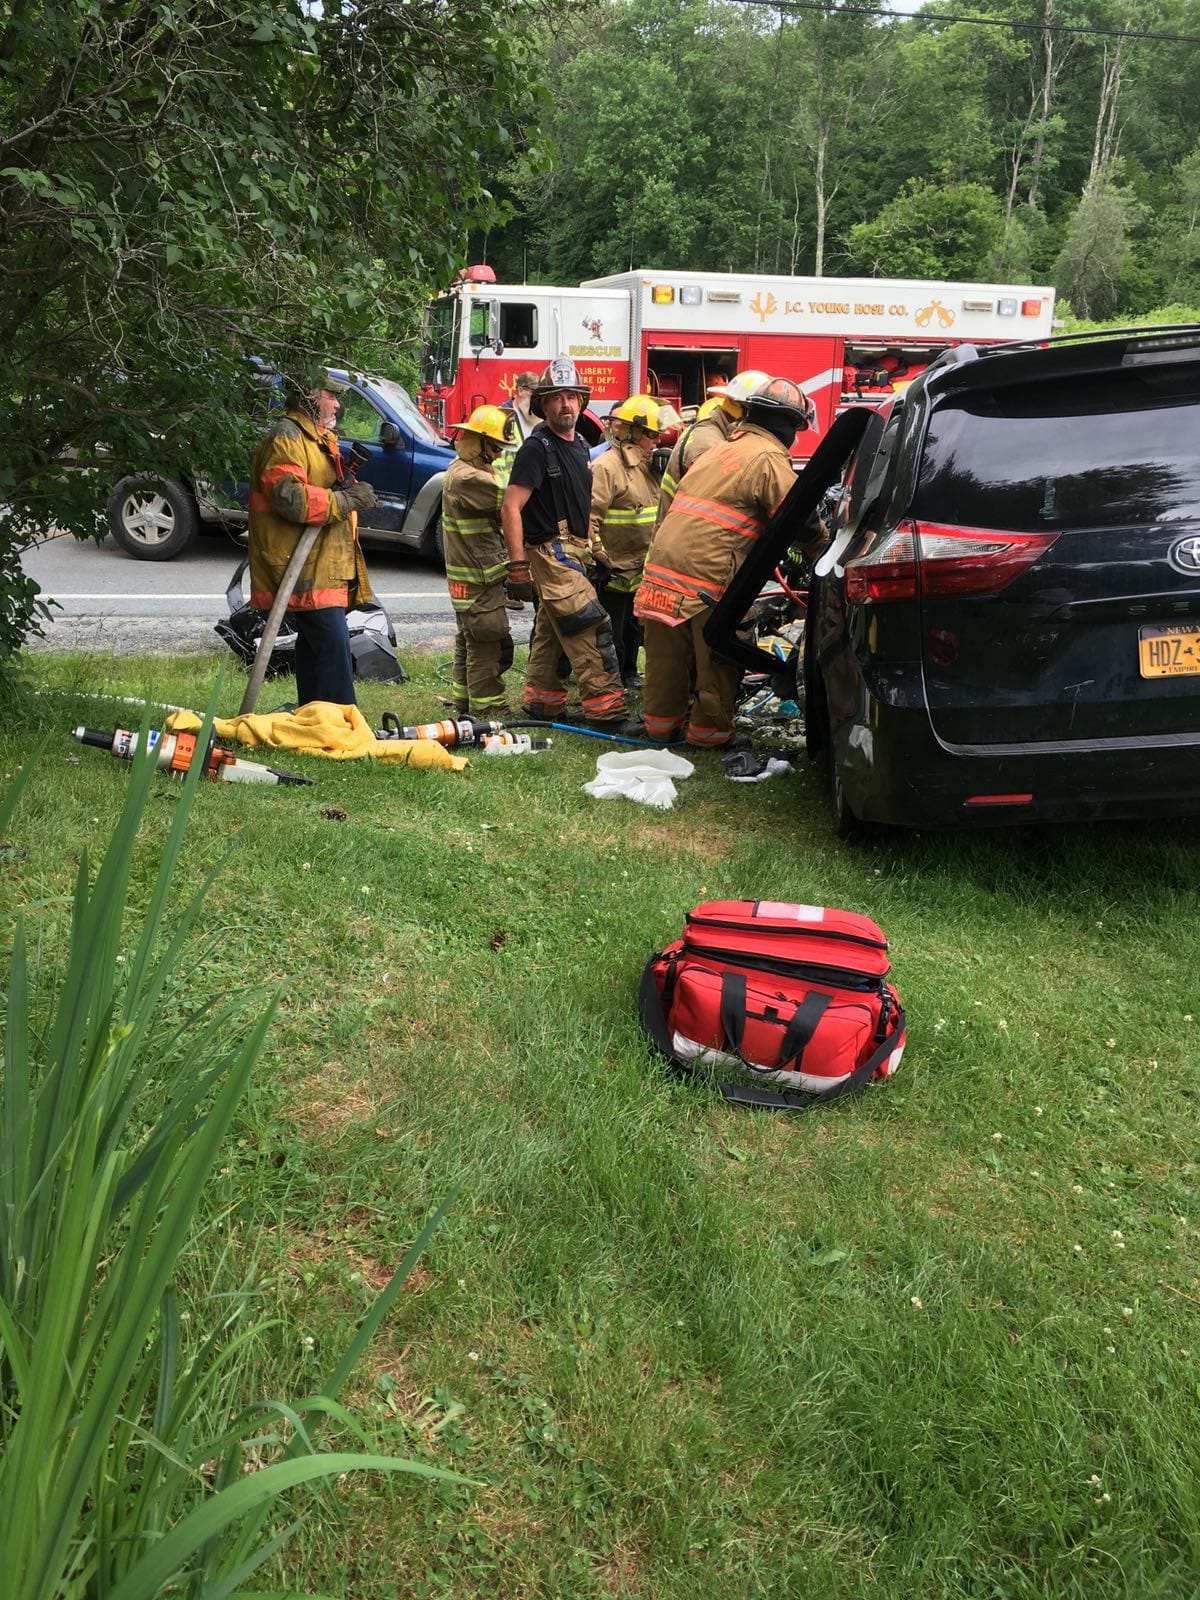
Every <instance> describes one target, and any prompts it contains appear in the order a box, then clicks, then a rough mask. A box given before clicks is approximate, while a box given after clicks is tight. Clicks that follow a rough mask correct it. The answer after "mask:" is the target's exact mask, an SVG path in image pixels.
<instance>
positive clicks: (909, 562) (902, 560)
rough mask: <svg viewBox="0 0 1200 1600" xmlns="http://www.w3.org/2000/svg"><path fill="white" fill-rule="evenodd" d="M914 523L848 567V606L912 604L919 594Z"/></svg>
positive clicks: (853, 561)
mask: <svg viewBox="0 0 1200 1600" xmlns="http://www.w3.org/2000/svg"><path fill="white" fill-rule="evenodd" d="M913 527H914V524H913V523H910V522H902V523H901V524H900V526H899V527H898V528H894V529H893V530H892V532H891V533H890V534H889V535H888V537H887V538H886V539H885V540H884V541H883V543H882V544H878V545H876V546H875V548H874V550H870V551H868V552H867V554H866V555H864V556H855V557H853V558H852V559H851V560H849V561H847V563H846V568H845V572H846V577H845V590H846V603H847V604H848V605H849V604H861V603H862V601H864V600H877V601H883V600H912V599H913V598H914V597H915V596H916V593H917V547H916V543H915V541H914V539H913V535H912V529H913Z"/></svg>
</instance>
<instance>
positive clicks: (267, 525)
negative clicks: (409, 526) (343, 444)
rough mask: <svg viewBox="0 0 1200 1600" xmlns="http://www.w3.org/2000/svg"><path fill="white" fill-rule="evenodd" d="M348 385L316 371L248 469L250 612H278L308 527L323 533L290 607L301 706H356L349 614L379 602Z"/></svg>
mask: <svg viewBox="0 0 1200 1600" xmlns="http://www.w3.org/2000/svg"><path fill="white" fill-rule="evenodd" d="M346 387H347V385H346V384H345V383H344V382H341V381H339V380H338V379H336V378H333V377H331V376H330V374H329V373H327V372H326V371H325V369H324V368H323V367H319V368H315V369H314V370H313V371H311V372H309V373H306V374H304V376H303V377H301V378H300V379H299V380H296V381H291V382H289V384H288V388H287V392H286V394H285V397H284V405H285V407H286V411H285V414H284V416H283V417H281V418H280V420H279V421H278V422H276V424H275V426H274V427H273V428H272V429H271V431H270V433H269V434H267V436H266V438H265V439H263V441H262V443H261V444H260V445H259V446H258V449H257V450H256V451H255V452H254V457H253V460H252V461H251V463H250V502H249V511H250V518H249V521H250V527H249V552H250V604H251V605H252V606H254V607H255V609H256V610H258V611H270V609H271V606H272V605H273V604H274V601H275V592H276V590H277V589H278V588H279V585H280V582H281V581H282V579H283V574H284V569H285V568H286V566H287V564H288V561H289V559H290V558H291V554H292V551H293V550H294V549H295V548H296V544H297V542H298V540H299V538H300V535H301V533H302V532H303V530H304V528H305V527H306V526H311V525H312V524H313V523H314V522H315V523H318V524H319V525H320V527H321V533H320V534H319V536H318V538H317V541H316V543H315V544H314V545H313V547H312V549H311V550H310V551H309V554H308V558H307V560H306V561H305V563H304V565H303V566H302V567H301V569H300V576H299V577H298V579H297V580H296V587H295V588H294V590H293V591H292V594H291V598H290V599H289V600H288V602H287V615H288V620H289V621H290V622H291V623H292V625H293V626H294V627H295V630H296V699H297V702H298V703H299V704H300V705H307V704H308V702H309V701H310V700H330V701H332V702H333V703H334V704H335V705H351V706H352V705H354V704H355V698H354V665H353V657H352V656H351V653H350V630H349V628H348V627H347V625H346V611H347V608H348V607H349V606H351V605H361V604H362V603H363V601H365V600H370V599H372V598H373V596H372V593H371V583H370V580H369V578H368V577H367V568H366V563H365V562H364V561H363V556H362V551H361V549H360V548H359V543H358V536H357V530H356V522H357V516H356V513H357V512H359V511H369V510H370V509H371V507H372V506H374V505H375V504H376V503H377V502H376V498H375V491H374V489H372V487H371V485H370V484H369V483H351V482H350V481H349V480H348V479H347V477H346V473H345V468H344V467H343V464H342V457H341V453H340V452H339V450H338V442H337V434H336V433H335V432H334V431H333V430H334V424H335V423H336V422H337V416H338V410H339V407H340V401H339V400H338V395H339V394H340V393H342V392H343V391H344V390H345V389H346Z"/></svg>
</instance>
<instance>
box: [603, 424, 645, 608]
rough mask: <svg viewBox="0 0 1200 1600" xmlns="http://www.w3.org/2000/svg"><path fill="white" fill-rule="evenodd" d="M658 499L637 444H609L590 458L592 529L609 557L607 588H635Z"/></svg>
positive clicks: (629, 592)
mask: <svg viewBox="0 0 1200 1600" xmlns="http://www.w3.org/2000/svg"><path fill="white" fill-rule="evenodd" d="M657 499H658V484H657V482H656V481H655V477H654V470H653V468H652V467H651V465H650V458H649V456H648V455H647V454H646V453H645V451H644V450H641V449H639V447H638V446H637V445H635V444H615V443H614V444H611V445H610V446H609V447H608V449H607V450H606V451H605V452H604V454H603V455H600V456H597V457H596V459H595V460H594V461H593V462H592V505H591V521H590V532H591V538H592V542H593V543H597V542H598V543H599V544H600V546H601V547H602V548H603V550H604V553H605V555H606V556H607V557H608V565H609V569H610V572H611V576H610V578H609V579H608V587H609V588H610V589H615V590H618V591H620V592H621V593H624V594H631V593H632V592H633V590H634V589H636V588H637V586H638V583H639V581H640V580H641V575H642V567H643V565H644V564H645V560H646V551H647V550H648V549H649V548H650V537H651V535H652V534H653V532H654V518H655V504H656V502H657Z"/></svg>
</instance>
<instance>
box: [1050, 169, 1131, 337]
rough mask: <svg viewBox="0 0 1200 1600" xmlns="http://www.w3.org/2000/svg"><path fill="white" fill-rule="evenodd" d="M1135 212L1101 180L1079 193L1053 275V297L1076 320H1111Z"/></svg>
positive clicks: (1127, 200)
mask: <svg viewBox="0 0 1200 1600" xmlns="http://www.w3.org/2000/svg"><path fill="white" fill-rule="evenodd" d="M1136 211H1137V207H1136V204H1135V203H1134V202H1133V200H1132V199H1131V197H1130V196H1129V195H1128V194H1126V193H1124V192H1123V191H1121V190H1119V189H1117V188H1115V187H1114V186H1113V185H1112V184H1110V183H1107V182H1105V181H1103V180H1099V181H1097V182H1095V183H1089V184H1088V186H1087V188H1086V189H1085V190H1084V191H1083V196H1082V198H1081V199H1080V202H1079V205H1078V206H1077V207H1076V210H1075V214H1074V216H1073V217H1072V218H1071V220H1070V222H1069V223H1068V224H1067V232H1066V238H1065V239H1064V241H1063V247H1062V250H1061V252H1060V253H1059V257H1058V261H1057V262H1056V264H1055V269H1054V281H1055V284H1056V286H1057V288H1058V291H1059V293H1060V294H1063V295H1065V296H1066V297H1067V299H1068V300H1069V301H1070V303H1071V309H1072V310H1073V311H1074V312H1075V314H1076V315H1077V316H1081V317H1086V318H1104V317H1111V316H1112V314H1113V312H1114V311H1115V310H1116V308H1117V305H1118V303H1119V286H1120V281H1121V275H1122V273H1123V272H1124V271H1125V267H1126V264H1127V262H1128V260H1129V229H1130V224H1131V222H1132V221H1133V220H1134V217H1135V215H1136Z"/></svg>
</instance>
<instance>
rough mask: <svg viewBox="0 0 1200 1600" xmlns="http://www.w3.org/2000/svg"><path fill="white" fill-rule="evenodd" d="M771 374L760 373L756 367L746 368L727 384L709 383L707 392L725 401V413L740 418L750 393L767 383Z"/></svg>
mask: <svg viewBox="0 0 1200 1600" xmlns="http://www.w3.org/2000/svg"><path fill="white" fill-rule="evenodd" d="M770 381H771V374H770V373H769V372H760V371H759V370H758V368H757V367H747V368H746V370H745V371H744V372H738V373H735V375H734V376H733V377H732V378H730V380H729V382H728V383H710V384H709V386H708V392H709V394H710V395H714V396H715V397H716V398H717V399H718V400H722V401H726V402H728V404H726V405H725V408H724V409H725V410H726V411H731V412H732V413H733V415H734V416H735V417H740V416H741V414H742V409H741V408H742V407H743V406H744V405H745V403H746V401H747V400H748V399H749V398H750V395H751V393H752V392H753V391H754V390H755V389H757V388H758V386H759V384H760V383H769V382H770Z"/></svg>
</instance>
